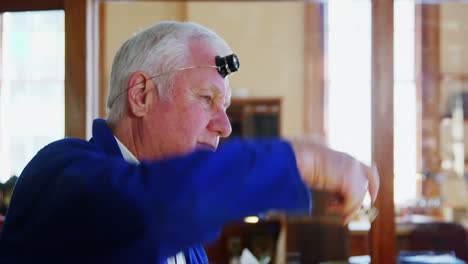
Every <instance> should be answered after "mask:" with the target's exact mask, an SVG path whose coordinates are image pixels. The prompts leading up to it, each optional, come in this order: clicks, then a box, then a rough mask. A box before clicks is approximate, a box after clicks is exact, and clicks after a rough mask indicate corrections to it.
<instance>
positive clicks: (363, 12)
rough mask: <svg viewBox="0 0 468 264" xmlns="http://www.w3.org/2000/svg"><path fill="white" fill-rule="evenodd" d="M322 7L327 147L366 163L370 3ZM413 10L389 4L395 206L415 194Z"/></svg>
mask: <svg viewBox="0 0 468 264" xmlns="http://www.w3.org/2000/svg"><path fill="white" fill-rule="evenodd" d="M327 3H328V4H327V8H326V23H325V24H326V30H325V31H326V34H327V37H326V44H325V47H326V58H327V61H326V63H327V67H326V72H327V75H326V76H327V80H326V91H327V99H326V100H327V104H326V105H327V109H326V113H327V115H328V116H327V118H326V120H327V130H328V140H329V143H330V146H331V147H333V148H335V149H337V150H340V151H344V152H347V153H350V154H351V155H353V156H355V157H357V158H358V159H359V160H361V161H362V162H364V163H366V164H370V162H371V151H372V150H371V125H372V123H371V122H372V120H371V119H372V117H371V74H372V71H371V66H372V61H371V58H372V57H371V56H372V54H371V52H372V48H371V45H372V27H371V26H372V3H371V1H370V0H329V1H328V2H327ZM414 12H415V11H414V3H413V1H404V0H395V6H394V16H395V19H394V21H395V25H394V31H395V32H394V33H395V35H394V76H395V77H394V78H395V79H394V173H395V178H394V184H395V190H396V191H395V192H394V194H395V195H394V201H395V204H396V205H397V206H398V205H402V204H403V203H405V202H407V201H409V200H412V199H415V198H416V190H417V188H416V82H415V62H414V60H415V58H414V54H415V46H414V45H415V16H414ZM397 18H398V19H397ZM368 202H369V200H367V203H368Z"/></svg>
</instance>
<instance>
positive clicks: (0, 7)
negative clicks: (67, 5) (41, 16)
mask: <svg viewBox="0 0 468 264" xmlns="http://www.w3.org/2000/svg"><path fill="white" fill-rule="evenodd" d="M78 1H80V0H78ZM54 9H64V4H63V0H2V2H1V3H0V12H20V11H40V10H54Z"/></svg>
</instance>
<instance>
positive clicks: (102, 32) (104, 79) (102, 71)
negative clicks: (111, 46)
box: [97, 1, 110, 117]
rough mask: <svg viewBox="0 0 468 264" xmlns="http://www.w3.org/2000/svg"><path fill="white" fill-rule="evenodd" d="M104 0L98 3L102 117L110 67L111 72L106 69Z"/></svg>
mask: <svg viewBox="0 0 468 264" xmlns="http://www.w3.org/2000/svg"><path fill="white" fill-rule="evenodd" d="M104 2H107V1H99V3H98V5H97V6H98V11H97V12H99V22H98V23H99V26H98V28H99V76H100V78H99V115H100V116H101V117H105V116H106V112H107V110H106V109H107V106H106V102H107V94H108V89H109V88H108V85H109V84H108V82H109V81H110V79H109V78H110V69H109V73H106V71H105V63H106V54H105V50H106V45H107V42H106V32H107V31H106V23H104V22H105V20H106V5H105V4H104Z"/></svg>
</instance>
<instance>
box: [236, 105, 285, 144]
mask: <svg viewBox="0 0 468 264" xmlns="http://www.w3.org/2000/svg"><path fill="white" fill-rule="evenodd" d="M227 114H228V116H229V119H230V121H231V126H232V134H231V137H236V136H238V137H276V136H280V134H281V99H280V98H233V99H232V101H231V106H230V107H229V108H228V110H227Z"/></svg>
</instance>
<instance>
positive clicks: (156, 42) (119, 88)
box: [107, 21, 231, 123]
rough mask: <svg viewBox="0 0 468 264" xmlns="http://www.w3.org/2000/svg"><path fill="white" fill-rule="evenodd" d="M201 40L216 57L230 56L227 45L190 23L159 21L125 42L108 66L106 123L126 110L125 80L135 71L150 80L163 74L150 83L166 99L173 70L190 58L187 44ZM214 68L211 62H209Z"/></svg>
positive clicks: (204, 29)
mask: <svg viewBox="0 0 468 264" xmlns="http://www.w3.org/2000/svg"><path fill="white" fill-rule="evenodd" d="M192 40H202V41H205V42H206V43H207V45H210V46H211V47H213V48H214V49H215V50H216V51H217V52H218V53H219V55H220V56H225V55H228V54H229V53H231V49H230V48H229V46H228V45H227V43H226V42H225V41H224V40H223V39H222V38H221V37H219V36H218V35H217V34H216V33H214V32H213V31H211V30H210V29H208V28H206V27H203V26H201V25H199V24H196V23H191V22H175V21H163V22H160V23H158V24H156V25H154V26H152V27H149V28H147V29H145V30H143V31H141V32H140V33H138V34H136V35H135V36H133V37H132V38H130V39H128V40H127V41H126V42H125V43H124V44H123V45H122V46H121V47H120V49H119V50H118V51H117V54H116V55H115V57H114V61H113V63H112V70H111V76H110V83H109V95H108V97H107V112H108V115H107V121H108V122H109V123H115V122H116V121H118V120H120V119H121V118H122V117H123V116H124V114H125V112H126V110H127V95H126V94H125V92H126V90H127V89H128V87H127V85H128V79H129V77H130V75H131V74H133V73H134V72H136V71H144V72H146V73H148V74H149V75H150V76H154V75H157V74H161V73H166V72H171V73H169V74H163V75H161V76H159V77H157V78H156V79H153V81H154V82H155V83H156V84H157V87H158V92H159V94H160V95H161V96H162V97H163V98H164V99H170V91H171V90H172V86H173V84H174V78H175V74H176V73H175V72H173V71H175V70H177V69H180V68H183V67H187V66H193V65H187V63H188V62H187V61H188V60H189V58H190V54H189V43H190V41H192ZM213 65H214V58H213Z"/></svg>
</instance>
